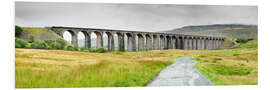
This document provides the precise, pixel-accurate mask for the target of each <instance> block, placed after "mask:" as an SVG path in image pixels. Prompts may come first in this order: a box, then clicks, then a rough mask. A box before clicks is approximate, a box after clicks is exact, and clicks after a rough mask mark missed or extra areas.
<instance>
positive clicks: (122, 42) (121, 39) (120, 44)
mask: <svg viewBox="0 0 270 90" xmlns="http://www.w3.org/2000/svg"><path fill="white" fill-rule="evenodd" d="M116 34H117V37H118V50H119V51H125V39H124V37H125V35H124V34H123V33H120V32H116Z"/></svg>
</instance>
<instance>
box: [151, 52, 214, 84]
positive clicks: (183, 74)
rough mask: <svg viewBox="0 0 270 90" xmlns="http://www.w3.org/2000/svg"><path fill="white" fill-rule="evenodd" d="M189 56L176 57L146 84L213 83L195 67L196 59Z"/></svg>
mask: <svg viewBox="0 0 270 90" xmlns="http://www.w3.org/2000/svg"><path fill="white" fill-rule="evenodd" d="M189 58H191V56H185V57H182V58H178V59H177V60H176V61H175V63H174V64H172V65H170V66H168V67H166V68H165V69H163V70H162V71H161V72H160V73H159V75H158V76H157V77H156V78H154V80H153V81H152V82H150V83H148V84H147V86H209V85H214V84H213V83H212V82H211V81H210V80H208V79H207V78H206V77H205V76H204V75H202V74H201V73H200V72H199V71H198V70H196V68H195V64H196V63H197V61H193V60H190V59H189Z"/></svg>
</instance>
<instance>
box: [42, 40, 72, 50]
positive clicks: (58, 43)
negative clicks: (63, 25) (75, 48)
mask: <svg viewBox="0 0 270 90" xmlns="http://www.w3.org/2000/svg"><path fill="white" fill-rule="evenodd" d="M44 42H45V43H46V45H47V46H48V49H61V50H62V49H64V48H65V46H66V45H68V43H67V42H66V41H65V40H64V39H62V38H57V39H56V40H52V39H49V40H44Z"/></svg>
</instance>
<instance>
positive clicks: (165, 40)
mask: <svg viewBox="0 0 270 90" xmlns="http://www.w3.org/2000/svg"><path fill="white" fill-rule="evenodd" d="M51 30H52V31H54V32H55V33H57V34H58V35H60V36H62V37H63V34H64V32H65V31H68V32H70V34H71V35H72V40H71V43H72V44H73V45H75V46H76V45H78V39H77V38H78V33H79V32H82V33H83V34H84V36H85V48H91V34H92V33H94V34H96V36H97V40H96V41H97V42H96V44H97V47H103V43H104V42H103V34H106V35H107V36H108V51H115V46H114V45H115V44H114V41H115V40H114V34H116V35H117V37H118V51H125V40H124V38H125V37H124V35H126V36H127V38H128V39H127V48H126V49H127V50H128V51H136V50H138V51H147V50H167V49H183V50H193V49H216V48H219V47H220V46H221V44H222V43H223V41H224V39H225V38H223V37H208V36H192V35H183V34H173V33H160V32H141V31H124V30H109V29H93V28H77V27H55V26H54V27H51ZM136 37H137V38H138V39H137V40H138V41H136ZM136 45H138V46H137V47H136Z"/></svg>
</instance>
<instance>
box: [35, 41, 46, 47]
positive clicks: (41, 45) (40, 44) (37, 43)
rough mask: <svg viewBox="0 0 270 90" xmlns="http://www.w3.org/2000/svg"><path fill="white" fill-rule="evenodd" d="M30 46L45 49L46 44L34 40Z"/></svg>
mask: <svg viewBox="0 0 270 90" xmlns="http://www.w3.org/2000/svg"><path fill="white" fill-rule="evenodd" d="M31 48H36V49H46V48H47V45H46V43H44V42H40V41H34V42H33V43H32V44H31Z"/></svg>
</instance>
